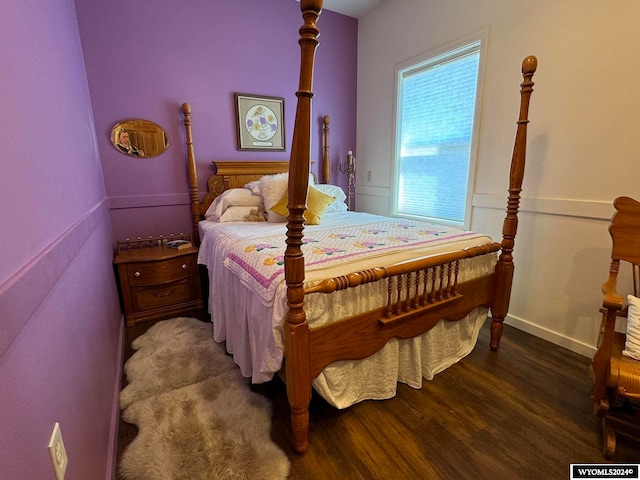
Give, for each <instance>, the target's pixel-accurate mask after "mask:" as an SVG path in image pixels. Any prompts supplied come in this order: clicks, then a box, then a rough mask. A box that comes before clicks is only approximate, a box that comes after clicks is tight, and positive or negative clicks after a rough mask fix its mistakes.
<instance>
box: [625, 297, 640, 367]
mask: <svg viewBox="0 0 640 480" xmlns="http://www.w3.org/2000/svg"><path fill="white" fill-rule="evenodd" d="M627 303H628V304H629V314H628V315H627V339H626V341H625V343H624V350H623V351H622V354H623V355H626V356H627V357H631V358H635V359H636V360H640V299H639V298H637V297H634V296H633V295H627Z"/></svg>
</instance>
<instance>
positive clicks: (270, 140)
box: [234, 92, 286, 152]
mask: <svg viewBox="0 0 640 480" xmlns="http://www.w3.org/2000/svg"><path fill="white" fill-rule="evenodd" d="M234 98H235V106H236V130H237V141H238V150H255V151H280V152H283V151H285V147H286V144H285V125H284V98H282V97H269V96H265V95H250V94H246V93H237V92H236V93H234Z"/></svg>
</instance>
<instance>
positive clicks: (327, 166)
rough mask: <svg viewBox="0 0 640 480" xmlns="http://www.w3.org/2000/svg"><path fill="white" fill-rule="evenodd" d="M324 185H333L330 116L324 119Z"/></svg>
mask: <svg viewBox="0 0 640 480" xmlns="http://www.w3.org/2000/svg"><path fill="white" fill-rule="evenodd" d="M322 132H323V133H324V135H323V136H322V138H323V142H324V143H323V145H322V183H331V156H330V155H329V115H325V116H324V117H322Z"/></svg>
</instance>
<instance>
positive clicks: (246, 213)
mask: <svg viewBox="0 0 640 480" xmlns="http://www.w3.org/2000/svg"><path fill="white" fill-rule="evenodd" d="M217 221H218V222H220V223H223V222H264V221H265V218H264V211H263V210H262V205H258V206H244V207H242V206H240V207H239V206H231V207H229V208H227V209H226V210H225V212H224V213H223V214H222V215H221V216H220V218H219V219H218V220H217Z"/></svg>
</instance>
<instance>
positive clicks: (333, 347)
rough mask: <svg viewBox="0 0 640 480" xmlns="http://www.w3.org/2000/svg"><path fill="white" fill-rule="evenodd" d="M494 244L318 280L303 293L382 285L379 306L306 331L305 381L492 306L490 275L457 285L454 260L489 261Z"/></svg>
mask: <svg viewBox="0 0 640 480" xmlns="http://www.w3.org/2000/svg"><path fill="white" fill-rule="evenodd" d="M500 246H501V245H500V244H499V243H491V244H487V245H482V246H477V247H470V248H466V249H464V250H459V251H455V252H448V253H443V254H438V255H431V256H428V257H424V258H420V259H415V260H411V261H406V262H402V263H398V264H395V265H391V266H389V267H379V268H373V269H370V270H365V271H361V272H355V273H352V274H349V275H344V276H340V277H335V278H331V279H327V280H324V281H322V282H320V283H318V284H317V285H314V286H312V287H308V288H306V289H305V296H307V295H310V294H316V293H317V294H331V293H333V292H336V291H338V290H344V289H349V288H357V287H359V286H361V285H364V284H367V283H372V282H385V283H386V288H385V289H383V290H384V293H383V294H384V299H383V302H381V303H382V304H383V305H384V306H382V307H380V308H377V309H373V310H370V311H367V312H363V313H359V314H358V315H355V316H353V317H349V318H345V319H342V320H340V321H337V322H333V323H330V324H328V325H323V326H321V327H317V328H312V329H310V332H309V355H308V356H307V357H305V358H302V359H298V360H297V362H296V363H297V364H300V362H303V363H304V362H307V361H308V363H309V374H310V379H311V380H313V379H314V378H316V377H317V376H318V375H319V374H320V372H321V371H322V370H323V369H324V368H325V367H326V366H327V365H329V364H331V363H333V362H336V361H339V360H360V359H363V358H366V357H369V356H371V355H373V354H374V353H376V352H377V351H379V350H380V349H381V348H382V347H384V345H386V343H387V342H388V341H389V340H391V339H392V338H400V339H405V338H413V337H415V336H417V335H421V334H423V333H425V332H426V331H428V330H430V329H431V328H433V326H434V325H435V324H436V323H437V322H439V321H440V320H443V319H444V320H448V321H457V320H460V319H462V318H464V317H466V316H467V315H468V314H469V313H470V312H471V311H472V310H474V309H475V308H477V307H479V306H485V307H491V306H492V305H493V302H494V300H495V293H496V274H495V273H491V274H488V275H484V276H480V277H478V278H474V279H471V280H467V281H465V282H462V283H459V282H458V278H459V275H460V273H461V272H460V260H463V259H470V258H474V257H478V256H482V255H491V254H493V253H494V252H497V251H498V250H499V249H500Z"/></svg>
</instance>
